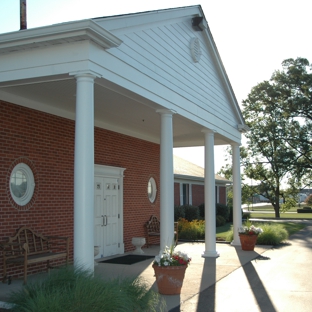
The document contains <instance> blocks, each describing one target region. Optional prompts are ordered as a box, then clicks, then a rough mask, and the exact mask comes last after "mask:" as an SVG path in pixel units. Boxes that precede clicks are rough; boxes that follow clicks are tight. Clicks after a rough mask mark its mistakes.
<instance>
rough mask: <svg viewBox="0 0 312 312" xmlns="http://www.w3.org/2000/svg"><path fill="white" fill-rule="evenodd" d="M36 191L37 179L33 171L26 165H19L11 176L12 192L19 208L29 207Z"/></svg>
mask: <svg viewBox="0 0 312 312" xmlns="http://www.w3.org/2000/svg"><path fill="white" fill-rule="evenodd" d="M34 190H35V179H34V175H33V172H32V170H31V169H30V167H29V166H28V165H26V164H25V163H19V164H17V165H16V166H15V167H14V168H13V170H12V172H11V176H10V192H11V196H12V198H13V200H14V201H15V203H16V204H18V205H19V206H25V205H27V204H28V203H29V202H30V200H31V199H32V196H33V194H34Z"/></svg>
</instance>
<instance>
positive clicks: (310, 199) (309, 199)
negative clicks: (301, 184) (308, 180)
mask: <svg viewBox="0 0 312 312" xmlns="http://www.w3.org/2000/svg"><path fill="white" fill-rule="evenodd" d="M304 202H305V203H306V204H307V205H308V206H312V194H311V195H309V196H308V197H307V198H306V199H305V201H304Z"/></svg>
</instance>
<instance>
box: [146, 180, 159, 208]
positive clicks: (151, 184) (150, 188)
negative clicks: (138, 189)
mask: <svg viewBox="0 0 312 312" xmlns="http://www.w3.org/2000/svg"><path fill="white" fill-rule="evenodd" d="M156 193H157V189H156V181H155V179H154V178H150V179H149V180H148V184H147V194H148V199H149V201H150V202H151V203H153V202H154V201H155V199H156Z"/></svg>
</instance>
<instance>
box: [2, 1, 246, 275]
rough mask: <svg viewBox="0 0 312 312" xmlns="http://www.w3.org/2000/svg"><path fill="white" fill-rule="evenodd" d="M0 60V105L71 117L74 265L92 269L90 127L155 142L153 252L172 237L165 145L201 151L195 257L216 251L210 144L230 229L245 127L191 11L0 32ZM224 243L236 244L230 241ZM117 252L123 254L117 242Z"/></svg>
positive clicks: (204, 27)
mask: <svg viewBox="0 0 312 312" xmlns="http://www.w3.org/2000/svg"><path fill="white" fill-rule="evenodd" d="M208 22H209V21H208ZM0 56H1V57H0V100H1V101H6V102H9V103H13V104H14V105H19V106H22V107H27V108H29V109H33V110H37V111H40V112H45V113H48V114H51V115H55V116H59V117H61V118H65V119H67V120H73V121H75V136H74V138H73V140H74V144H75V149H74V181H73V183H74V207H73V214H74V228H73V240H74V244H73V258H74V261H75V263H77V264H79V265H84V266H85V267H87V268H88V269H90V270H91V271H92V270H93V266H94V259H93V257H94V254H93V253H94V240H95V238H94V227H95V223H94V222H95V221H94V212H93V207H94V205H95V203H94V175H95V173H94V166H95V165H96V164H95V161H94V150H95V148H96V147H95V142H94V127H97V128H99V129H106V130H109V131H112V132H114V133H118V134H124V135H127V136H130V137H133V138H137V139H140V140H143V141H147V142H152V143H154V144H158V145H159V147H160V155H159V159H160V163H159V177H160V178H159V181H157V182H158V190H159V194H160V221H161V234H160V248H164V246H166V245H169V244H171V243H172V240H173V224H174V213H173V207H174V197H173V196H174V174H173V148H174V147H191V146H205V207H206V208H205V209H206V211H205V215H206V236H205V250H203V257H217V256H218V255H219V254H218V251H217V250H216V242H215V231H216V230H215V224H216V223H215V172H214V152H213V149H214V146H215V145H231V146H232V148H233V178H234V181H233V188H234V199H233V202H234V228H237V227H239V226H240V223H241V219H240V213H241V197H240V188H241V185H240V168H239V167H240V164H239V145H240V143H241V133H242V132H244V131H245V130H246V127H245V126H244V120H243V117H242V114H241V111H240V108H239V106H238V103H237V101H236V98H235V95H234V92H233V90H232V88H231V85H230V82H229V80H228V77H227V75H226V72H225V69H224V67H223V65H222V62H221V59H220V56H219V53H218V51H217V47H216V45H215V43H214V41H213V38H212V35H211V33H210V30H209V27H208V24H207V21H206V20H205V17H204V13H203V11H202V8H201V7H200V6H190V7H184V8H175V9H168V10H158V11H154V12H153V11H151V12H143V13H137V14H129V15H121V16H112V17H100V18H94V19H89V20H83V21H75V22H67V23H62V24H57V25H51V26H45V27H40V28H35V29H27V30H22V31H17V32H12V33H8V34H0ZM1 118H5V117H4V116H1ZM60 131H61V130H60ZM101 144H104V145H105V144H106V142H104V143H101ZM107 152H108V153H109V152H111V151H110V150H109V147H108V150H107ZM117 156H118V157H117ZM117 156H116V158H122V157H123V155H122V153H120V155H117ZM103 162H105V155H103ZM112 162H113V163H114V161H112ZM116 163H117V160H116ZM102 165H103V164H102ZM104 165H107V166H114V164H106V163H104ZM124 169H125V170H126V171H125V172H127V168H124ZM124 169H122V170H121V169H120V172H123V170H124ZM116 170H117V171H118V169H116ZM142 171H143V168H142ZM125 175H126V174H125ZM120 176H122V173H120ZM131 182H133V183H135V181H131ZM129 185H131V183H129ZM116 187H118V188H119V185H117V182H116ZM118 190H119V189H118ZM121 191H122V189H120V192H121ZM56 196H57V194H56ZM118 205H119V206H118V209H119V210H118V217H117V218H118V222H119V226H120V228H119V230H118V235H119V236H120V237H119V238H120V240H121V241H122V240H123V239H124V232H123V229H122V228H123V223H124V222H125V220H124V216H123V213H122V212H123V206H122V202H121V203H120V202H119V204H118ZM142 213H144V212H142ZM147 219H148V218H147ZM129 223H130V222H129ZM133 226H134V227H135V225H133ZM234 232H235V231H234ZM233 243H234V244H239V241H238V236H237V235H235V236H234V242H233ZM118 248H119V249H118V252H124V247H123V242H121V243H120V246H119V247H118Z"/></svg>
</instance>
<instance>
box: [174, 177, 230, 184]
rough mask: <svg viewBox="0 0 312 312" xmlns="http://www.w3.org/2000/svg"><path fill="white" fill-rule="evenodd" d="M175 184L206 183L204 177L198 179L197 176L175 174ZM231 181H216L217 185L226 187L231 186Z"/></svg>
mask: <svg viewBox="0 0 312 312" xmlns="http://www.w3.org/2000/svg"><path fill="white" fill-rule="evenodd" d="M174 182H177V183H178V182H179V183H180V182H183V183H187V182H189V183H192V182H199V183H200V184H204V183H205V178H203V177H196V176H189V175H184V174H174ZM229 183H230V181H227V180H219V179H215V184H216V185H218V186H225V185H227V184H229Z"/></svg>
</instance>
